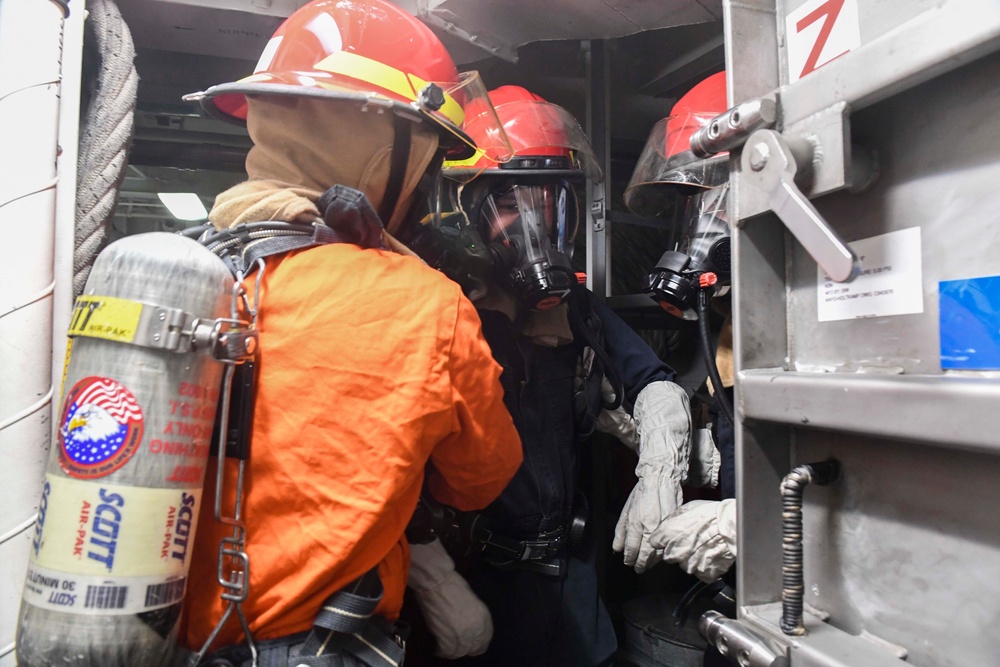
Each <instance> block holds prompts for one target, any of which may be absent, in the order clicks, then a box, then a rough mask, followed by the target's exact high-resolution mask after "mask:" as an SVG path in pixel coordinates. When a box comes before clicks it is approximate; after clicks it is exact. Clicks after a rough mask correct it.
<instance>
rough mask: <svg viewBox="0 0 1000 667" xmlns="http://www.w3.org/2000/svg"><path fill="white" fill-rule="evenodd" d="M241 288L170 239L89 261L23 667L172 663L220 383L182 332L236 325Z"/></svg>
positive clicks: (47, 491)
mask: <svg viewBox="0 0 1000 667" xmlns="http://www.w3.org/2000/svg"><path fill="white" fill-rule="evenodd" d="M232 285H233V279H232V276H231V274H230V273H229V271H228V269H227V268H226V266H225V265H224V264H223V262H222V261H221V260H220V259H219V258H218V257H216V256H215V255H213V254H212V253H211V252H209V251H208V250H207V249H205V248H204V247H203V246H201V245H200V244H198V243H197V242H196V241H193V240H191V239H187V238H184V237H182V236H178V235H174V234H166V233H150V234H141V235H137V236H133V237H126V238H124V239H121V240H119V241H116V242H114V243H112V244H111V245H109V246H108V247H107V248H106V249H105V250H104V251H103V252H102V253H101V254H100V255H99V256H98V258H97V261H96V262H95V263H94V267H93V269H92V271H91V273H90V277H89V279H88V280H87V286H86V289H85V293H84V295H83V296H81V297H80V298H79V299H78V300H77V303H76V306H75V308H74V312H73V319H72V322H71V325H70V335H71V336H72V347H71V351H70V353H69V357H68V363H67V367H66V373H65V378H64V380H63V388H62V403H61V408H60V414H59V416H58V417H57V419H58V422H57V424H56V435H55V439H54V441H53V443H52V448H51V451H50V454H49V461H48V466H47V468H46V475H45V482H44V485H43V489H42V494H41V500H40V502H39V511H38V521H37V524H36V528H35V534H34V539H33V542H32V548H31V554H30V561H29V565H28V572H27V577H26V579H25V585H24V591H23V597H22V604H21V612H20V616H19V625H18V633H17V659H18V664H19V665H21V667H38V666H41V665H59V666H60V667H73V666H78V667H83V666H87V667H113V666H121V667H125V666H129V667H133V666H138V665H142V666H144V667H156V666H158V665H165V664H169V661H170V660H171V657H172V654H173V649H174V645H175V642H176V638H177V630H178V618H179V616H180V611H181V602H182V600H183V596H184V589H185V583H186V576H187V572H188V567H189V565H190V561H191V553H192V546H193V540H194V535H195V530H196V527H197V526H196V521H197V517H198V509H199V507H200V505H201V502H202V484H203V481H204V475H205V463H206V461H207V457H208V452H209V445H210V441H211V437H212V427H213V423H214V420H215V413H216V407H217V403H218V396H219V390H220V383H221V379H222V372H223V365H222V364H221V363H219V362H218V361H216V360H215V359H213V358H212V357H211V356H210V354H208V353H207V352H206V351H205V350H202V349H197V346H195V349H189V348H191V345H190V342H189V341H190V338H191V337H190V336H188V338H187V339H185V333H184V330H185V328H187V329H188V333H190V328H191V324H192V320H193V319H194V318H200V320H201V322H202V323H203V324H204V322H206V321H208V322H211V321H212V320H215V319H217V318H226V317H229V315H230V303H231V296H230V295H231V288H232Z"/></svg>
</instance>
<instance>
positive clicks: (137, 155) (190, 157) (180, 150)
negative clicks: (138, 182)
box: [129, 139, 248, 173]
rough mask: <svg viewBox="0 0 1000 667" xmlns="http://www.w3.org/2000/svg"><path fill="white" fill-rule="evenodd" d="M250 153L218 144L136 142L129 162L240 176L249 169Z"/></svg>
mask: <svg viewBox="0 0 1000 667" xmlns="http://www.w3.org/2000/svg"><path fill="white" fill-rule="evenodd" d="M247 152H248V150H247V149H243V148H236V147H233V146H220V145H218V144H186V143H178V142H172V141H149V140H144V139H136V140H135V142H133V144H132V150H131V151H130V152H129V162H130V163H131V164H135V165H138V166H146V167H175V168H178V169H210V170H213V171H230V172H234V173H240V172H243V171H244V169H245V166H244V165H245V163H246V157H247Z"/></svg>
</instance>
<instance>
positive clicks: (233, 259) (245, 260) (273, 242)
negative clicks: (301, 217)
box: [199, 222, 342, 276]
mask: <svg viewBox="0 0 1000 667" xmlns="http://www.w3.org/2000/svg"><path fill="white" fill-rule="evenodd" d="M199 240H200V242H201V243H202V244H203V245H204V246H205V247H207V248H208V249H209V250H211V251H212V252H213V253H215V254H216V255H218V256H219V257H220V258H221V259H222V261H223V262H225V263H226V266H227V267H228V268H229V270H230V271H231V272H232V273H233V275H243V276H245V275H247V274H248V273H249V272H251V271H252V270H253V268H254V266H255V265H256V263H257V260H258V259H264V258H266V257H271V256H273V255H280V254H282V253H286V252H291V251H292V250H301V249H303V248H311V247H313V246H318V245H326V244H328V243H340V242H342V239H341V238H340V235H339V234H337V232H336V231H334V230H333V229H331V228H330V227H328V226H327V225H318V224H317V225H307V224H299V223H290V222H252V223H249V224H244V225H237V226H235V227H231V228H229V229H226V230H223V231H220V232H214V233H211V234H209V235H207V236H203V237H202V238H201V239H199Z"/></svg>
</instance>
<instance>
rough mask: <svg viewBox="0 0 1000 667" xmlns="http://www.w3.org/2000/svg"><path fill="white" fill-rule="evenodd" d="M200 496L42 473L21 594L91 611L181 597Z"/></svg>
mask: <svg viewBox="0 0 1000 667" xmlns="http://www.w3.org/2000/svg"><path fill="white" fill-rule="evenodd" d="M201 494H202V491H201V489H146V488H140V487H134V486H123V485H117V484H102V483H99V482H94V481H87V480H79V479H73V478H69V477H61V476H57V475H51V474H50V475H46V478H45V485H44V487H43V489H42V498H41V501H40V502H39V506H38V521H37V523H36V525H35V534H34V539H33V540H32V547H31V560H30V564H29V567H28V576H27V578H26V579H25V584H24V599H25V600H26V601H27V602H28V603H29V604H32V605H35V606H37V607H43V608H47V609H56V610H62V611H69V612H73V613H88V614H128V613H138V612H141V611H148V610H150V609H157V608H161V607H165V606H169V605H171V604H175V603H176V602H178V601H179V600H180V599H181V598H182V597H183V595H184V586H185V582H186V575H187V571H188V567H189V565H190V564H191V553H192V547H193V545H194V535H195V530H196V529H197V521H198V511H199V508H200V504H201Z"/></svg>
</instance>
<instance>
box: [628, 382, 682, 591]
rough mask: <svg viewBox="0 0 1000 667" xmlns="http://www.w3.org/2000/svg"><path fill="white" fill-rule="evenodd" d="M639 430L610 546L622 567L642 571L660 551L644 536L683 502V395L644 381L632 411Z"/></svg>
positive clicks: (674, 388) (667, 384)
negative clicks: (629, 484)
mask: <svg viewBox="0 0 1000 667" xmlns="http://www.w3.org/2000/svg"><path fill="white" fill-rule="evenodd" d="M632 413H633V415H634V416H635V424H636V429H637V430H638V432H639V465H638V466H636V469H635V474H636V477H638V478H639V479H638V481H637V482H636V484H635V488H633V489H632V493H631V494H630V495H629V497H628V500H627V501H626V503H625V508H624V509H623V510H622V514H621V517H620V518H619V519H618V525H617V526H615V539H614V542H613V543H612V545H611V548H612V549H614V550H615V551H623V552H624V556H625V564H626V565H630V566H632V567H634V568H635V571H636V572H645V571H646V570H648V569H649V568H651V567H653V566H654V565H656V564H657V563H659V562H660V560H662V557H663V552H662V550H658V549H656V548H654V547H653V546H652V544H650V541H649V538H650V535H651V534H652V532H653V531H654V530H656V528H657V526H659V525H660V524H661V523H662V522H663V520H664V519H666V518H667V517H668V516H670V515H671V514H673V512H674V510H676V509H677V508H678V507H679V506H680V504H681V503H682V502H683V494H682V493H681V484H682V483H683V482H684V480H685V479H687V473H688V457H689V456H690V448H691V408H690V401H689V400H688V396H687V394H686V393H685V392H684V390H683V389H681V388H680V387H679V386H678V385H676V384H674V383H673V382H666V381H657V382H650V383H649V384H648V385H646V386H645V387H644V388H643V389H642V391H640V392H639V397H638V398H637V399H636V401H635V407H634V409H633V410H632Z"/></svg>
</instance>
